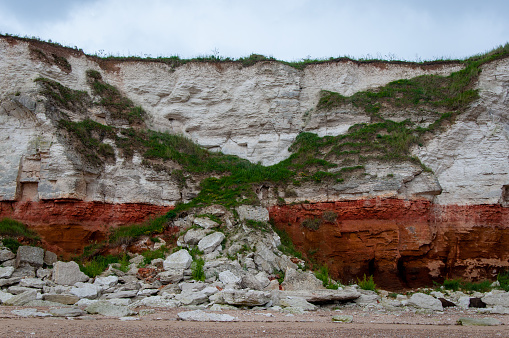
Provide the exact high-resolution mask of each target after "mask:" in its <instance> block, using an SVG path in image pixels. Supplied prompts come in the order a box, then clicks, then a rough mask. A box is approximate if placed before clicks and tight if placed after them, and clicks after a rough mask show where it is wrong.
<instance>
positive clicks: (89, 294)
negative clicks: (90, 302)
mask: <svg viewBox="0 0 509 338" xmlns="http://www.w3.org/2000/svg"><path fill="white" fill-rule="evenodd" d="M101 291H102V288H101V287H100V286H97V285H94V284H90V283H81V282H77V283H75V284H74V287H73V288H72V289H71V290H70V291H69V292H70V293H72V294H73V295H75V296H78V297H79V298H88V299H95V298H97V297H98V296H99V294H100V293H101Z"/></svg>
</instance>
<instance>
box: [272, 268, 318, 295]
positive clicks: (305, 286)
mask: <svg viewBox="0 0 509 338" xmlns="http://www.w3.org/2000/svg"><path fill="white" fill-rule="evenodd" d="M281 286H283V289H284V290H288V291H299V290H320V289H325V287H324V286H323V282H322V281H321V280H319V279H318V278H316V277H315V275H314V274H313V273H312V272H310V271H305V272H304V271H298V270H295V269H292V268H288V269H286V272H285V279H284V281H283V283H281Z"/></svg>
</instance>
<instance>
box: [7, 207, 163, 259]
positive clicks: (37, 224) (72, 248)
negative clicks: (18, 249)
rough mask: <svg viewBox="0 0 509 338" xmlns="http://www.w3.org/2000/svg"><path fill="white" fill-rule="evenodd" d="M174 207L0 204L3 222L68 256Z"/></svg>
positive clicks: (50, 248)
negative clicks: (32, 233)
mask: <svg viewBox="0 0 509 338" xmlns="http://www.w3.org/2000/svg"><path fill="white" fill-rule="evenodd" d="M172 208H173V207H169V206H157V205H151V204H138V203H130V204H110V203H100V202H83V201H69V200H61V201H60V200H51V201H40V202H32V201H21V202H6V201H2V202H0V218H3V217H9V218H12V219H15V220H17V221H20V222H23V223H24V224H27V225H28V226H29V227H30V228H31V229H33V230H35V231H36V232H37V233H38V234H39V235H40V236H41V238H42V240H43V243H44V244H45V247H46V248H47V249H48V250H53V251H54V252H55V253H57V254H62V255H66V256H68V255H69V254H75V253H80V252H81V250H82V249H83V247H84V246H85V245H87V244H90V243H92V242H94V241H97V242H99V241H102V240H104V239H105V238H106V236H107V234H108V231H109V229H110V228H113V227H117V226H120V225H126V224H134V223H141V222H143V221H145V220H147V219H149V218H154V217H156V216H159V215H162V214H164V213H166V212H168V211H169V210H171V209H172Z"/></svg>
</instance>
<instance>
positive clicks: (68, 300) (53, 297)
mask: <svg viewBox="0 0 509 338" xmlns="http://www.w3.org/2000/svg"><path fill="white" fill-rule="evenodd" d="M42 299H43V300H47V301H49V302H55V303H61V304H66V305H73V304H76V303H77V302H78V301H79V300H80V298H79V297H78V296H75V295H64V294H50V293H45V294H43V295H42Z"/></svg>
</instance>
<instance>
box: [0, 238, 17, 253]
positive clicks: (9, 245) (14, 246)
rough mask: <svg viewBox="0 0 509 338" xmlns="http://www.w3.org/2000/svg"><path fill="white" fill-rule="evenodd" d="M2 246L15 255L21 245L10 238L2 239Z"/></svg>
mask: <svg viewBox="0 0 509 338" xmlns="http://www.w3.org/2000/svg"><path fill="white" fill-rule="evenodd" d="M2 244H3V245H4V246H5V247H6V248H7V249H9V250H11V251H12V252H14V253H16V252H17V251H18V248H19V247H20V246H21V243H20V242H19V241H18V240H17V239H16V238H11V237H7V238H4V239H3V240H2Z"/></svg>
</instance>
